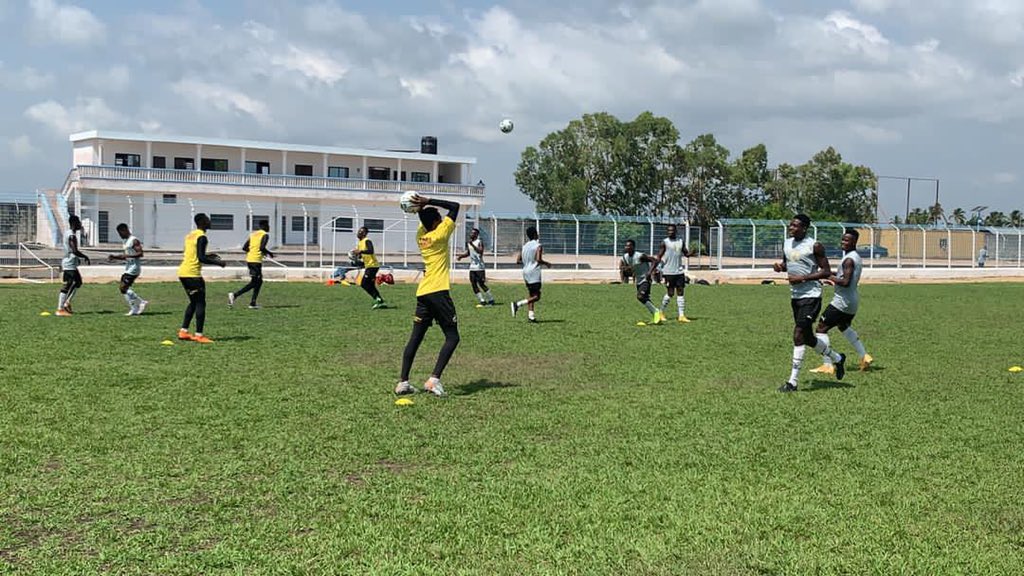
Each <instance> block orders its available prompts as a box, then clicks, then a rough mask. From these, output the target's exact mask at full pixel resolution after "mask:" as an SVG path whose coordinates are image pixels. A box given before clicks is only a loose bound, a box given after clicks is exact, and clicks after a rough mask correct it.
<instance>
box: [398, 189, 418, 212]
mask: <svg viewBox="0 0 1024 576" xmlns="http://www.w3.org/2000/svg"><path fill="white" fill-rule="evenodd" d="M415 197H416V193H415V192H413V191H412V190H409V191H408V192H406V193H404V194H402V198H401V199H400V200H399V201H398V205H399V206H401V208H402V212H408V213H410V214H412V213H414V212H419V210H420V209H419V206H416V205H415V204H413V203H412V199H413V198H415Z"/></svg>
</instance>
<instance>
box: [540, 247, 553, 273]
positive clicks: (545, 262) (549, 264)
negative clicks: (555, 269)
mask: <svg viewBox="0 0 1024 576" xmlns="http://www.w3.org/2000/svg"><path fill="white" fill-rule="evenodd" d="M537 264H540V265H541V266H547V267H548V268H551V262H548V261H547V260H545V259H544V247H543V246H537Z"/></svg>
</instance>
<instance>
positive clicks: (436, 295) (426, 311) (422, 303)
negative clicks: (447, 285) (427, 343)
mask: <svg viewBox="0 0 1024 576" xmlns="http://www.w3.org/2000/svg"><path fill="white" fill-rule="evenodd" d="M435 320H436V321H437V324H438V325H439V326H441V327H442V328H446V327H449V326H456V325H458V317H457V316H456V315H455V303H454V302H452V296H451V294H449V292H448V291H447V290H442V291H441V292H431V293H430V294H424V295H423V296H417V297H416V315H415V316H413V322H416V323H417V324H424V325H426V326H430V325H431V324H433V323H434V321H435Z"/></svg>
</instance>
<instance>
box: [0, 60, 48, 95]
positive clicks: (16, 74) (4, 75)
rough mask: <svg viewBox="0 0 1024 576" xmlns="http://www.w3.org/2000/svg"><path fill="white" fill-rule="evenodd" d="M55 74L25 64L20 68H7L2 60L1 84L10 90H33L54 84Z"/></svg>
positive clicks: (0, 66) (0, 64)
mask: <svg viewBox="0 0 1024 576" xmlns="http://www.w3.org/2000/svg"><path fill="white" fill-rule="evenodd" d="M53 82H54V76H53V74H48V73H43V72H40V71H38V70H36V69H35V68H33V67H31V66H23V67H22V68H21V69H20V70H17V71H15V70H10V71H8V70H6V69H5V67H4V63H3V62H0V86H2V87H4V88H7V89H9V90H24V91H29V92H33V91H36V90H43V89H46V88H49V87H50V86H52V85H53Z"/></svg>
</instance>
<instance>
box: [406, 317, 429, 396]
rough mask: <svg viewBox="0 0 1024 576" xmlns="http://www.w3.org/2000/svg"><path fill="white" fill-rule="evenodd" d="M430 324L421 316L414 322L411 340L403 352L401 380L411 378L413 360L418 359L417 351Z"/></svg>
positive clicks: (410, 335)
mask: <svg viewBox="0 0 1024 576" xmlns="http://www.w3.org/2000/svg"><path fill="white" fill-rule="evenodd" d="M429 327H430V325H429V324H428V323H426V322H424V321H422V320H420V319H419V318H417V319H416V320H415V321H414V322H413V324H412V333H410V334H409V341H408V342H407V343H406V344H405V351H403V352H402V377H401V379H400V381H401V382H407V381H408V380H409V371H410V370H412V362H413V360H415V359H416V351H417V350H419V349H420V344H422V343H423V337H424V336H426V335H427V328H429Z"/></svg>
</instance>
